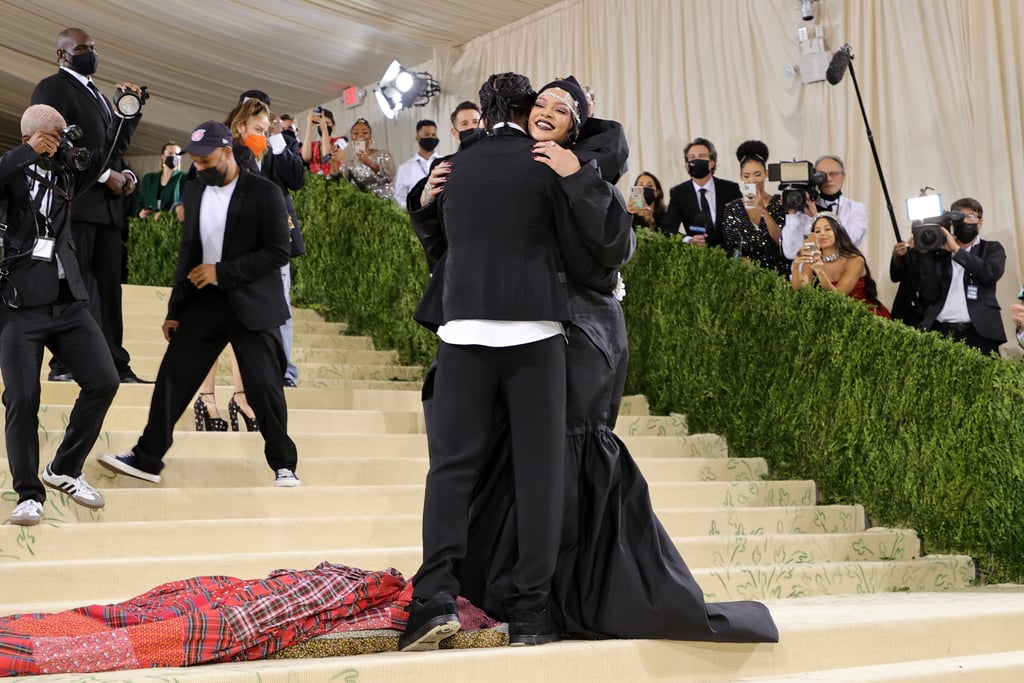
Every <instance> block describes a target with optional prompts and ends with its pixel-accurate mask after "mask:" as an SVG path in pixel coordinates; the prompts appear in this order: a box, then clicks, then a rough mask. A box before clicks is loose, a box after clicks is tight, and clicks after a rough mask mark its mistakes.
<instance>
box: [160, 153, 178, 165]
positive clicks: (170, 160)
mask: <svg viewBox="0 0 1024 683" xmlns="http://www.w3.org/2000/svg"><path fill="white" fill-rule="evenodd" d="M179 163H180V159H178V156H177V155H175V154H172V155H171V156H169V157H164V166H166V167H167V168H178V164H179Z"/></svg>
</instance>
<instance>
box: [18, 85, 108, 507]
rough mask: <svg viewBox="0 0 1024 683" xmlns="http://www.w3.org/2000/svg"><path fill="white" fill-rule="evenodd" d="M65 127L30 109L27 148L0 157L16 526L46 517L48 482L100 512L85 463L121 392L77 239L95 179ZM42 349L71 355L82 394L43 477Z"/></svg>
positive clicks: (67, 358)
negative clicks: (76, 161) (78, 165)
mask: <svg viewBox="0 0 1024 683" xmlns="http://www.w3.org/2000/svg"><path fill="white" fill-rule="evenodd" d="M65 125H66V124H65V120H64V118H63V117H62V116H61V115H60V113H59V112H58V111H57V110H56V109H54V108H53V107H49V106H46V105H33V106H31V107H29V108H28V109H26V110H25V113H24V115H23V116H22V119H21V133H22V141H23V144H21V145H19V146H18V147H15V148H14V149H12V150H11V151H9V152H8V153H6V154H4V155H3V156H0V242H2V246H3V249H2V250H0V298H2V300H3V305H0V372H2V373H3V381H4V393H3V403H4V407H5V408H6V410H7V414H6V432H7V457H8V462H9V463H10V467H11V477H12V479H13V486H14V490H15V492H16V493H17V494H18V505H17V507H15V509H14V511H13V512H12V513H11V522H12V523H13V524H20V525H33V524H38V523H39V521H40V520H41V519H42V516H43V503H44V502H45V500H46V493H45V490H44V488H43V485H44V484H45V485H46V486H49V487H50V488H53V489H57V490H60V491H63V492H64V493H67V494H68V495H69V496H71V498H72V500H74V501H75V502H76V503H78V504H79V505H84V506H85V507H89V508H101V507H103V505H104V501H103V496H102V495H100V493H99V492H98V491H96V489H94V488H93V487H92V486H90V485H89V482H87V481H86V480H85V477H84V476H83V475H82V465H83V464H84V463H85V459H86V457H87V456H88V455H89V450H90V449H91V448H92V446H93V444H94V443H96V438H97V437H98V436H99V433H100V427H101V425H102V424H103V418H104V416H105V415H106V414H107V409H108V408H109V407H110V404H111V402H112V401H113V400H114V395H115V394H116V393H117V386H118V381H117V380H118V378H117V371H116V370H115V369H114V363H113V361H112V360H111V358H110V354H109V353H107V347H106V342H105V341H104V339H103V333H102V332H101V331H100V329H99V327H98V326H97V324H96V321H95V320H94V319H93V318H92V317H91V316H90V315H89V311H88V307H87V299H88V289H87V287H86V284H85V281H84V279H83V278H82V274H81V271H80V270H79V264H78V261H77V259H76V258H75V251H74V245H73V238H72V236H71V218H70V213H69V208H70V204H69V202H70V197H71V196H73V195H74V191H75V185H76V182H84V183H91V182H94V180H95V178H94V177H90V176H89V174H88V173H80V172H78V171H76V169H75V168H74V167H73V165H70V164H69V163H68V160H67V159H66V152H65V153H64V154H61V153H58V151H57V150H58V141H59V139H60V138H61V131H62V130H63V129H64V127H65ZM123 146H127V145H126V144H123ZM62 160H63V161H62ZM43 347H46V348H49V349H50V350H51V351H52V352H53V353H54V354H56V355H59V356H60V357H61V358H62V359H64V362H65V363H66V364H67V367H68V368H69V369H70V370H71V371H72V372H73V373H74V376H75V380H77V382H78V384H79V386H80V387H81V392H80V393H79V395H78V399H77V400H76V401H75V406H74V408H73V409H72V411H71V415H70V417H69V418H68V424H67V427H66V428H65V431H64V440H63V441H62V442H61V445H60V446H59V447H58V448H57V454H56V456H55V457H54V459H53V462H51V463H50V464H48V465H47V466H46V469H45V470H44V472H43V474H42V481H40V476H39V434H38V429H39V427H38V425H39V419H38V412H39V400H40V388H39V371H40V365H41V364H42V357H43Z"/></svg>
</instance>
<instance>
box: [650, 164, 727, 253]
mask: <svg viewBox="0 0 1024 683" xmlns="http://www.w3.org/2000/svg"><path fill="white" fill-rule="evenodd" d="M711 180H712V182H713V183H714V184H715V224H714V225H708V226H707V227H708V233H707V243H708V244H709V245H713V246H721V244H722V219H723V218H725V205H726V204H728V203H729V202H731V201H732V200H734V199H739V198H740V197H741V196H742V195H741V194H740V186H739V185H738V184H737V183H734V182H732V181H731V180H722V179H721V178H715V177H712V179H711ZM668 195H669V202H668V211H666V212H665V217H664V218H663V219H662V224H661V226H660V228H661V231H662V232H663V233H665V234H666V235H678V234H679V228H680V226H682V228H683V229H684V230H686V231H689V229H690V226H692V225H695V222H694V221H695V219H696V216H697V214H698V213H700V202H699V197H698V196H697V188H696V186H695V185H694V184H693V180H687V181H686V182H685V183H680V184H679V185H676V186H675V187H673V188H672V189H671V190H669V193H668ZM707 220H708V222H709V223H710V220H711V217H710V216H708V219H707ZM687 234H689V232H687Z"/></svg>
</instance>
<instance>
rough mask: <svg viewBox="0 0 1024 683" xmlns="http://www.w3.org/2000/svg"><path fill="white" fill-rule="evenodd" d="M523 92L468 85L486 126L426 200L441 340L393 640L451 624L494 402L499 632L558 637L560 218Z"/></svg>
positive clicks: (435, 638) (512, 82) (498, 79)
mask: <svg viewBox="0 0 1024 683" xmlns="http://www.w3.org/2000/svg"><path fill="white" fill-rule="evenodd" d="M533 99H534V93H533V90H532V88H531V87H530V81H529V79H527V78H526V77H525V76H520V75H517V74H511V73H507V74H498V75H494V76H491V77H490V78H489V79H488V81H487V82H486V83H485V84H484V86H483V87H482V88H481V90H480V103H481V109H482V113H483V117H484V119H485V120H486V122H487V125H488V130H489V131H491V132H490V134H489V135H487V136H486V137H484V138H482V139H479V140H476V141H474V142H473V143H472V144H467V143H464V144H463V146H462V148H461V149H460V151H459V152H458V153H457V154H455V155H454V156H453V157H451V161H452V166H451V172H450V174H449V175H448V179H447V181H446V184H445V186H444V192H443V193H441V194H439V195H438V199H437V200H436V201H437V211H438V215H439V217H440V220H441V223H442V224H443V227H444V232H445V236H446V237H447V250H446V252H445V255H444V260H445V266H444V268H443V269H435V270H434V276H433V277H435V278H438V277H440V278H443V280H444V282H443V292H442V294H441V308H442V317H441V323H442V324H441V326H440V327H439V328H438V336H439V337H440V339H441V343H440V347H439V349H438V353H437V369H436V374H435V375H434V388H433V399H432V407H431V417H432V421H433V424H434V428H433V429H432V430H431V433H430V434H428V436H427V441H428V445H429V450H430V471H429V472H428V474H427V483H426V493H425V497H424V503H423V564H422V566H421V567H420V569H419V571H418V572H417V573H416V576H415V577H414V578H413V580H412V583H413V587H414V592H413V601H412V603H411V604H410V607H409V622H408V625H407V627H406V629H405V632H404V633H403V634H402V636H401V637H400V639H399V649H401V650H427V649H436V648H437V644H438V643H439V642H440V641H441V640H442V639H444V638H445V637H447V636H449V635H451V634H452V633H454V632H455V631H457V630H458V629H459V628H460V623H459V619H458V612H457V610H456V608H455V596H457V595H458V593H459V582H458V580H457V579H456V578H455V571H456V568H457V565H458V563H459V562H460V561H461V560H462V558H463V557H464V555H465V552H466V545H467V538H468V524H469V519H468V511H469V501H470V498H471V496H472V493H473V487H474V485H475V484H476V482H477V480H478V479H479V478H480V474H481V471H482V469H483V467H484V465H485V464H486V458H487V457H488V456H489V455H490V452H489V450H488V448H487V444H488V443H489V442H490V439H491V427H492V417H493V415H492V409H493V406H494V405H495V402H496V401H499V400H500V401H502V402H503V403H504V405H505V406H506V407H507V410H508V415H509V422H510V425H511V432H512V443H513V452H512V459H513V462H514V468H515V471H516V473H517V475H518V476H517V477H516V484H515V498H516V500H517V501H518V503H519V514H518V530H519V531H518V542H519V560H518V562H517V563H516V565H515V568H514V570H513V579H512V580H513V588H512V591H511V598H510V602H509V604H508V605H506V607H507V609H508V612H509V614H510V618H509V641H510V643H512V644H523V645H526V644H540V643H547V642H551V641H553V640H557V639H558V638H559V636H558V632H557V629H556V627H555V625H554V624H553V623H552V620H551V618H550V616H549V614H548V611H547V600H548V596H549V593H550V588H551V577H552V575H553V573H554V569H555V561H556V558H557V554H558V547H559V542H560V536H561V519H562V496H563V492H562V479H563V476H564V475H563V468H564V440H565V439H564V430H565V395H566V394H565V392H566V389H565V348H566V343H565V338H564V336H563V335H564V328H563V323H564V322H565V321H567V320H568V318H569V310H568V294H567V289H566V285H565V281H566V280H565V274H564V272H562V266H561V263H560V257H559V241H558V234H557V231H558V229H559V226H571V225H572V217H571V214H570V213H569V207H568V203H567V199H566V197H565V195H564V193H563V192H562V189H561V186H560V184H559V181H558V176H557V174H556V173H554V172H553V171H552V170H551V169H550V168H546V167H545V166H544V165H543V164H539V163H537V162H536V161H534V154H533V151H532V150H533V146H534V141H533V140H532V139H531V138H530V137H529V136H528V135H527V134H526V132H525V127H526V124H527V117H528V113H529V108H530V106H531V105H532V103H533Z"/></svg>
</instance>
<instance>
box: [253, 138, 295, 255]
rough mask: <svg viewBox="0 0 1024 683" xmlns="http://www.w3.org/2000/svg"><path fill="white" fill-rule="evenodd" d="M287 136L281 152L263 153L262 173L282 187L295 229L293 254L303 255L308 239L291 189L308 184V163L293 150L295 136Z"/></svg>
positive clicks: (292, 238) (292, 244)
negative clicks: (300, 222)
mask: <svg viewBox="0 0 1024 683" xmlns="http://www.w3.org/2000/svg"><path fill="white" fill-rule="evenodd" d="M290 140H291V142H289V138H288V137H285V142H286V143H287V145H286V147H285V149H284V151H283V152H281V153H280V154H273V153H271V151H270V150H268V151H267V154H265V155H263V161H262V162H261V164H260V175H262V176H263V177H264V178H266V179H267V180H269V181H270V182H272V183H274V184H275V185H277V186H278V187H279V188H281V194H282V195H283V197H284V205H285V208H286V209H287V210H288V216H289V217H291V219H292V226H293V229H292V231H291V240H292V242H291V255H292V256H302V255H303V254H305V253H306V241H305V240H304V239H303V238H302V228H301V227H300V226H299V215H298V214H297V213H295V204H294V203H293V202H292V195H291V192H290V191H291V190H301V189H302V188H303V187H305V186H306V164H305V163H303V161H302V155H301V154H300V153H299V152H296V151H293V145H292V143H297V142H298V141H297V140H296V139H295V138H291V139H290Z"/></svg>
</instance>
